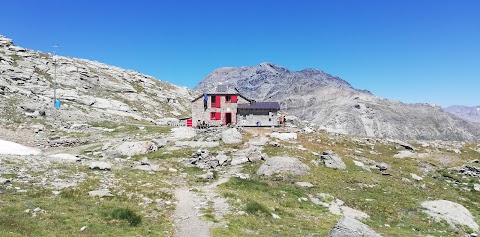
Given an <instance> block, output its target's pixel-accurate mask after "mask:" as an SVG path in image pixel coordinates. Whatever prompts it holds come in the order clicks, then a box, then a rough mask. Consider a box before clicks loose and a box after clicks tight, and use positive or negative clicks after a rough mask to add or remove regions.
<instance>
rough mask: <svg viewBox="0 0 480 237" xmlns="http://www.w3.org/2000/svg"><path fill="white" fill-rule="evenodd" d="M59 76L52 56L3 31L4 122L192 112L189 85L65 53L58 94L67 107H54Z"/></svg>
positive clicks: (0, 104)
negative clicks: (22, 44)
mask: <svg viewBox="0 0 480 237" xmlns="http://www.w3.org/2000/svg"><path fill="white" fill-rule="evenodd" d="M54 79H55V67H54V60H53V57H52V55H50V54H44V53H41V52H35V51H33V50H28V49H24V48H22V47H18V46H15V45H14V44H13V41H12V40H11V39H8V38H6V37H4V36H0V97H1V100H0V108H1V111H2V112H1V113H0V122H4V123H12V122H16V123H21V122H22V120H24V119H25V118H27V117H34V118H40V119H46V120H51V121H53V120H55V121H64V122H68V123H73V122H92V121H99V120H100V121H104V120H115V121H117V120H125V121H128V120H129V119H130V118H133V119H136V120H147V121H156V120H158V119H161V118H165V117H178V116H184V115H187V114H189V113H190V106H189V105H190V99H191V90H189V89H188V88H186V87H180V86H176V85H173V84H170V83H166V82H162V81H159V80H156V79H155V78H153V77H150V76H146V75H143V74H141V73H138V72H135V71H131V70H125V69H121V68H118V67H114V66H109V65H105V64H102V63H99V62H94V61H89V60H83V59H76V58H70V57H62V56H59V57H57V66H56V82H57V99H58V100H60V101H61V103H62V106H61V108H60V109H57V110H54V109H53V86H54ZM45 114H46V115H47V116H45ZM53 117H55V118H53Z"/></svg>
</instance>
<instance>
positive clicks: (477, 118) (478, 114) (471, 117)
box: [445, 105, 480, 123]
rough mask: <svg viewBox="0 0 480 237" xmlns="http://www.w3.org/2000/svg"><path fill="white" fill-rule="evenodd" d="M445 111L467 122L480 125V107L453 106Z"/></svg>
mask: <svg viewBox="0 0 480 237" xmlns="http://www.w3.org/2000/svg"><path fill="white" fill-rule="evenodd" d="M445 111H447V112H449V113H451V114H454V115H456V116H458V117H460V118H463V119H465V120H468V121H472V122H477V123H480V105H479V106H475V107H468V106H462V105H453V106H449V107H447V108H445Z"/></svg>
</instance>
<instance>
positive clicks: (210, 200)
mask: <svg viewBox="0 0 480 237" xmlns="http://www.w3.org/2000/svg"><path fill="white" fill-rule="evenodd" d="M240 168H241V166H230V167H229V169H228V170H227V171H224V172H222V173H220V174H219V179H218V180H216V181H215V182H213V183H211V184H207V185H205V186H195V187H186V186H183V187H180V188H178V189H176V190H175V192H174V193H175V198H176V199H177V207H176V210H175V214H174V223H175V227H176V233H175V235H174V236H175V237H188V236H196V237H208V236H210V228H211V227H214V226H218V225H221V223H222V218H223V215H225V214H227V213H228V212H229V210H230V207H229V205H228V203H227V200H226V199H225V198H223V197H221V196H220V195H219V194H218V192H217V190H216V189H217V187H218V186H219V185H221V184H223V183H226V182H227V181H228V180H229V179H230V177H231V176H232V175H234V174H236V173H237V172H238V171H239V170H240ZM185 185H186V183H185ZM210 204H211V206H209V205H210ZM201 208H213V209H214V212H213V213H214V214H215V219H216V220H218V221H220V223H213V222H211V221H207V220H204V219H203V214H202V212H201Z"/></svg>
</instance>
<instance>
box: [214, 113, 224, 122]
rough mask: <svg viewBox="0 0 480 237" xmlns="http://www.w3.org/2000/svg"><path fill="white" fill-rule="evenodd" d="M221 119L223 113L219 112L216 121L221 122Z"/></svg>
mask: <svg viewBox="0 0 480 237" xmlns="http://www.w3.org/2000/svg"><path fill="white" fill-rule="evenodd" d="M221 118H222V113H220V112H217V113H216V114H215V119H216V120H220V119H221Z"/></svg>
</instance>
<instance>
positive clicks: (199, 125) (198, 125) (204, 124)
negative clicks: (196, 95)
mask: <svg viewBox="0 0 480 237" xmlns="http://www.w3.org/2000/svg"><path fill="white" fill-rule="evenodd" d="M209 127H210V125H209V124H207V123H205V121H202V123H200V120H198V121H197V128H209Z"/></svg>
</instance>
